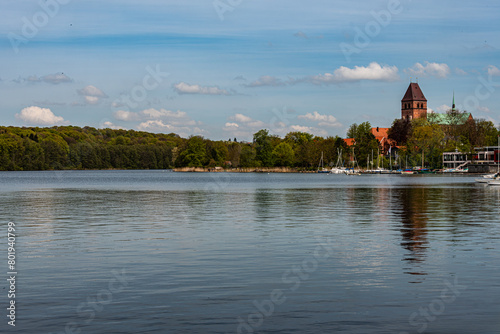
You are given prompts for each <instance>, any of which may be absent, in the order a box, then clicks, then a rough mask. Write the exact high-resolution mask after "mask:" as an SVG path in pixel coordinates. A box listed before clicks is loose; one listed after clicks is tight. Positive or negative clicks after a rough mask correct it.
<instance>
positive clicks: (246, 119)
mask: <svg viewBox="0 0 500 334" xmlns="http://www.w3.org/2000/svg"><path fill="white" fill-rule="evenodd" d="M229 118H230V119H231V120H233V121H236V122H241V123H248V122H251V121H252V119H251V118H250V117H248V116H245V115H243V114H235V115H233V116H231V117H229Z"/></svg>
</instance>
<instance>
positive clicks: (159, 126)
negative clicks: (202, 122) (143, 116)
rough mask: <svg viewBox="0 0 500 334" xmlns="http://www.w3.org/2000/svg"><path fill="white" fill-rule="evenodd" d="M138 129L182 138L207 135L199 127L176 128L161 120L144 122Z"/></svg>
mask: <svg viewBox="0 0 500 334" xmlns="http://www.w3.org/2000/svg"><path fill="white" fill-rule="evenodd" d="M137 129H138V130H141V131H148V132H156V133H158V132H161V133H176V134H178V135H180V136H182V137H188V136H190V135H204V134H206V133H207V132H206V131H205V130H202V129H200V128H199V127H194V128H190V127H187V126H175V125H173V124H170V123H166V121H163V120H161V119H160V120H159V119H157V120H149V121H145V122H142V123H140V124H139V125H138V126H137Z"/></svg>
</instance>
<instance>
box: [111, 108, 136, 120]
mask: <svg viewBox="0 0 500 334" xmlns="http://www.w3.org/2000/svg"><path fill="white" fill-rule="evenodd" d="M113 116H114V117H115V118H116V119H117V120H119V121H125V122H128V121H138V120H139V119H140V116H139V114H137V113H135V112H131V111H125V110H118V111H116V112H115V113H114V115H113Z"/></svg>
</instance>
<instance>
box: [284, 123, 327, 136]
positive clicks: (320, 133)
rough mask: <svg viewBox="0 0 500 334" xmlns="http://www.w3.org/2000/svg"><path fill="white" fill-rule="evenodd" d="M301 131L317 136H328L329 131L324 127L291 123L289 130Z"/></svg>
mask: <svg viewBox="0 0 500 334" xmlns="http://www.w3.org/2000/svg"><path fill="white" fill-rule="evenodd" d="M290 131H299V132H307V133H310V134H312V135H315V136H323V137H326V136H328V132H327V131H325V130H323V129H318V128H313V127H310V126H303V125H290V128H289V131H288V132H290Z"/></svg>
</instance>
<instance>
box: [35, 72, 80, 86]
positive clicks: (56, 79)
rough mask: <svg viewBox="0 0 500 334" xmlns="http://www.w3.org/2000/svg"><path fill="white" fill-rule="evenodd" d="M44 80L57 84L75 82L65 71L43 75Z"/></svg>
mask: <svg viewBox="0 0 500 334" xmlns="http://www.w3.org/2000/svg"><path fill="white" fill-rule="evenodd" d="M42 81H43V82H47V83H51V84H54V85H57V84H60V83H67V82H73V79H71V78H70V77H68V76H67V75H66V74H64V73H55V74H48V75H45V76H43V77H42Z"/></svg>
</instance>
